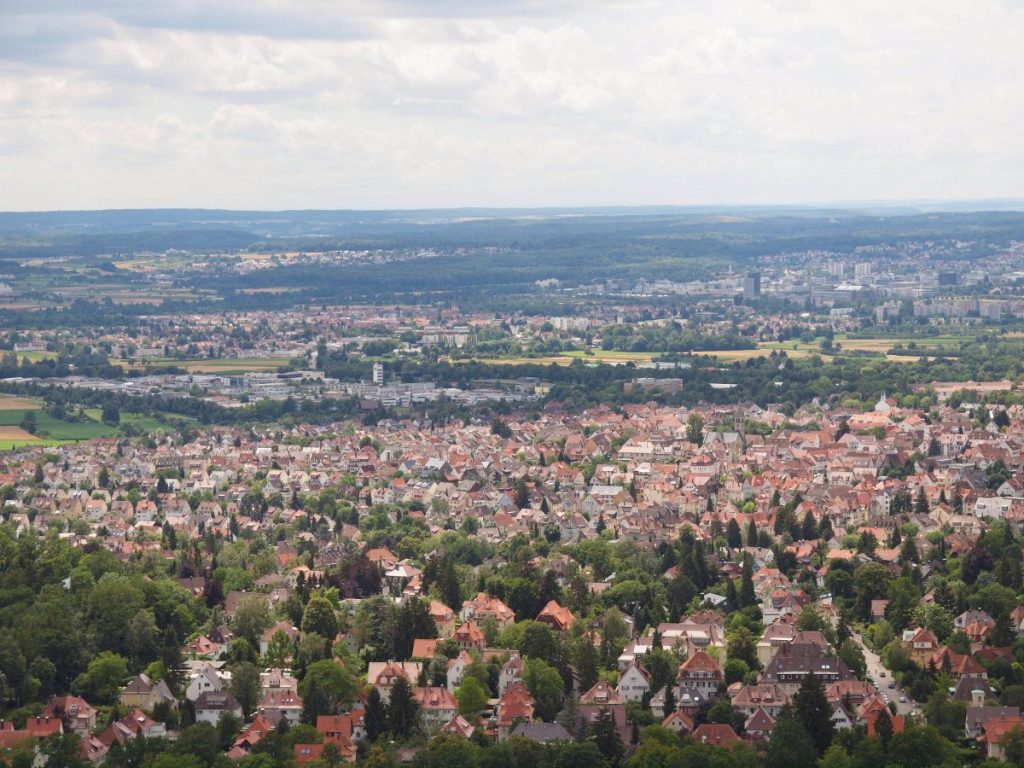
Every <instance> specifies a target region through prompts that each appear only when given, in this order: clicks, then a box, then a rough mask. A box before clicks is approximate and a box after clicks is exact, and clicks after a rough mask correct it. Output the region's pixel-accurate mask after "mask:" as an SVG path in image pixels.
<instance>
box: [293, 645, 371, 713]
mask: <svg viewBox="0 0 1024 768" xmlns="http://www.w3.org/2000/svg"><path fill="white" fill-rule="evenodd" d="M357 693H358V689H357V686H356V681H355V679H354V678H353V677H352V675H351V673H350V672H349V671H348V670H347V669H345V667H343V666H342V665H341V664H339V663H337V662H335V661H334V660H333V659H324V660H322V661H315V662H313V663H312V664H310V665H309V667H307V668H306V674H305V676H304V677H303V678H302V681H301V682H300V683H299V696H301V697H302V713H303V719H304V720H305V721H306V722H307V723H315V722H316V718H317V715H327V714H334V713H335V712H336V711H337V709H338V707H339V706H340V705H342V704H351V703H352V702H353V701H354V700H355V698H356V694H357Z"/></svg>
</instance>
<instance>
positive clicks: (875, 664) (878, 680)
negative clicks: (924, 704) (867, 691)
mask: <svg viewBox="0 0 1024 768" xmlns="http://www.w3.org/2000/svg"><path fill="white" fill-rule="evenodd" d="M853 637H854V639H855V640H856V641H857V643H858V644H859V645H860V647H861V649H862V650H863V651H864V660H865V661H866V662H867V667H868V678H869V679H871V680H873V681H874V683H875V685H876V686H878V690H880V691H881V692H882V693H883V694H884V695H886V696H888V697H889V699H890V700H891V701H895V702H896V712H897V713H898V714H900V715H907V714H910V713H911V712H914V713H917V714H920V712H921V710H920V708H919V707H918V706H917V705H916V704H915V703H914V702H913V701H912V700H911V699H910V696H906V694H905V693H904V691H903V690H902V689H900V687H899V686H896V687H895V688H890V687H889V683H890V682H893V678H892V675H891V674H890V673H889V671H888V670H886V668H885V667H884V666H882V661H881V659H879V658H878V654H877V653H875V652H874V651H872V650H871V649H870V648H868V647H867V646H866V645H864V638H863V637H861V635H860V633H857V634H855V635H854V636H853ZM883 675H884V677H883ZM900 694H904V696H906V699H907V700H906V701H905V702H900Z"/></svg>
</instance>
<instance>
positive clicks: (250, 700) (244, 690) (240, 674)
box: [229, 661, 260, 717]
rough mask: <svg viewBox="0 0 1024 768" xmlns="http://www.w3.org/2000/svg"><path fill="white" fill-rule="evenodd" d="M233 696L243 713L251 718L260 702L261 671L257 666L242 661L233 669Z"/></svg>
mask: <svg viewBox="0 0 1024 768" xmlns="http://www.w3.org/2000/svg"><path fill="white" fill-rule="evenodd" d="M229 687H230V690H231V694H232V695H233V696H234V697H235V698H236V699H237V700H238V703H239V704H240V705H241V707H242V713H243V714H244V715H245V716H246V717H249V715H251V714H252V713H253V712H254V711H255V710H256V705H257V704H259V702H260V671H259V670H258V669H257V668H256V665H255V664H252V663H251V662H248V661H240V662H239V663H237V664H235V665H233V666H232V667H231V685H230V686H229Z"/></svg>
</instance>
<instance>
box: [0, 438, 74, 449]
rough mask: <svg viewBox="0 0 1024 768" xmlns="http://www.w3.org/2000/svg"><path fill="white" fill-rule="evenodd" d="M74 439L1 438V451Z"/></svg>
mask: <svg viewBox="0 0 1024 768" xmlns="http://www.w3.org/2000/svg"><path fill="white" fill-rule="evenodd" d="M69 442H74V441H73V440H0V451H13V450H14V449H15V448H38V447H40V446H43V447H46V446H55V445H66V444H67V443H69Z"/></svg>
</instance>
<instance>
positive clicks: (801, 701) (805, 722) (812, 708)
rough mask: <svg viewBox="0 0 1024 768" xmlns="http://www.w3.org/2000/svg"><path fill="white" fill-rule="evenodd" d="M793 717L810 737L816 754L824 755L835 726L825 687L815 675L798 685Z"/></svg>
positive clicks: (794, 698)
mask: <svg viewBox="0 0 1024 768" xmlns="http://www.w3.org/2000/svg"><path fill="white" fill-rule="evenodd" d="M793 716H794V717H795V718H796V720H797V722H799V723H800V724H801V725H802V726H803V728H804V730H805V731H806V732H807V734H808V735H809V736H810V737H811V741H812V742H813V743H814V748H815V749H816V750H817V752H818V754H819V755H821V754H824V752H825V750H826V749H828V746H829V744H831V743H832V737H833V736H834V735H835V726H834V725H833V724H832V706H831V705H830V704H829V703H828V698H826V696H825V686H824V685H822V682H821V678H820V677H818V676H817V675H815V674H809V675H807V676H806V677H804V680H803V682H802V683H800V689H799V690H798V691H797V692H796V693H795V694H794V696H793Z"/></svg>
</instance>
